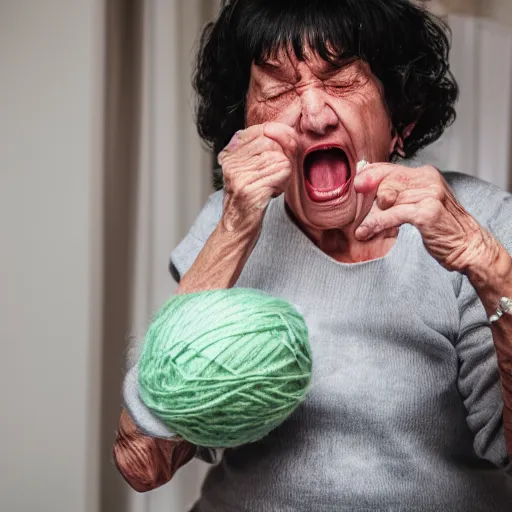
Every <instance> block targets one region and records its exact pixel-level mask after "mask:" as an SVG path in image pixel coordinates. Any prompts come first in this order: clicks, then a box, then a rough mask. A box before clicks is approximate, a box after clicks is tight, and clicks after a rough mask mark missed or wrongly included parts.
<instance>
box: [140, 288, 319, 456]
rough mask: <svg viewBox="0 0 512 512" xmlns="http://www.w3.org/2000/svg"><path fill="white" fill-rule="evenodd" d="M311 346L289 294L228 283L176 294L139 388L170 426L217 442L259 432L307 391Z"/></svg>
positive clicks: (160, 317) (151, 344)
mask: <svg viewBox="0 0 512 512" xmlns="http://www.w3.org/2000/svg"><path fill="white" fill-rule="evenodd" d="M310 380H311V350H310V346H309V341H308V330H307V326H306V323H305V321H304V318H303V317H302V315H300V314H299V313H298V312H297V310H296V309H295V308H294V307H293V306H292V305H291V304H290V303H288V302H287V301H285V300H282V299H278V298H275V297H272V296H270V295H268V294H266V293H263V292H260V291H257V290H252V289H247V288H230V289H221V290H209V291H204V292H199V293H191V294H186V295H174V296H173V297H172V298H171V299H170V300H169V301H168V302H167V303H166V304H165V305H164V306H163V308H162V309H161V310H160V311H159V312H158V313H157V314H156V316H155V318H154V320H153V322H152V323H151V325H150V327H149V329H148V332H147V334H146V337H145V340H144V346H143V349H142V353H141V356H140V358H139V394H140V397H141V399H142V401H143V402H144V403H145V404H146V406H147V407H148V408H149V409H150V410H151V411H152V412H153V413H154V414H155V415H156V416H158V417H159V418H160V419H161V420H162V421H163V422H164V423H165V424H166V425H167V426H168V428H169V429H170V430H171V431H173V432H175V433H177V434H179V435H180V436H181V437H183V438H184V439H186V440H187V441H189V442H191V443H193V444H196V445H200V446H207V447H213V448H215V447H216V448H227V447H232V446H238V445H241V444H244V443H249V442H253V441H257V440H258V439H261V438H262V437H264V436H265V435H266V434H268V433H269V432H270V431H271V430H273V429H274V428H275V427H277V426H278V425H279V424H281V423H282V422H283V421H284V420H285V419H286V417H288V416H289V415H290V414H291V413H292V412H293V410H294V409H295V408H296V407H297V405H298V404H299V403H300V402H301V401H302V400H303V399H304V398H305V395H306V392H307V388H308V386H309V383H310Z"/></svg>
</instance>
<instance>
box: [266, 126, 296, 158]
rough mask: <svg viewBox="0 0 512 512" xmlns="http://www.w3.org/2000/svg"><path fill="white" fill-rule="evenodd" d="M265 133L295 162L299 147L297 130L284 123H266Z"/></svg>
mask: <svg viewBox="0 0 512 512" xmlns="http://www.w3.org/2000/svg"><path fill="white" fill-rule="evenodd" d="M263 133H264V135H265V136H266V137H269V138H270V139H272V140H274V141H275V142H277V143H278V144H279V145H280V146H281V148H282V150H283V151H284V154H285V155H286V156H287V157H288V158H289V159H290V161H292V162H293V160H294V159H295V158H296V154H297V148H298V136H297V132H296V131H295V130H294V129H293V128H291V127H290V126H288V125H286V124H283V123H274V122H271V123H265V125H264V129H263Z"/></svg>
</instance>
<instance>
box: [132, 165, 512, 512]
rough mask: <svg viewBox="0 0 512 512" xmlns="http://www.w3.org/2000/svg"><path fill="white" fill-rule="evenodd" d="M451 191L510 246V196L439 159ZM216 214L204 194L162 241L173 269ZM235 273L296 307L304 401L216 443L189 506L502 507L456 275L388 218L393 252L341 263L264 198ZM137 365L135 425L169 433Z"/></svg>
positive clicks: (503, 459) (494, 432) (480, 315)
mask: <svg viewBox="0 0 512 512" xmlns="http://www.w3.org/2000/svg"><path fill="white" fill-rule="evenodd" d="M443 175H444V177H445V179H446V180H447V181H448V183H449V184H450V186H451V187H452V189H453V191H454V193H455V195H456V197H457V198H458V200H459V201H460V203H461V204H462V205H463V206H464V207H465V208H466V209H467V210H468V212H469V213H470V214H471V215H473V216H474V217H475V218H476V219H477V220H478V221H479V223H480V224H481V225H482V226H484V227H486V228H487V229H489V230H490V231H491V232H493V233H494V234H495V236H496V237H497V238H498V239H499V240H500V241H501V243H502V244H503V245H504V246H505V247H506V248H507V250H508V251H509V252H511V253H512V195H511V194H509V193H507V192H505V191H503V190H501V189H499V188H497V187H495V186H493V185H491V184H489V183H487V182H485V181H482V180H479V179H476V178H472V177H470V176H467V175H464V174H460V173H453V172H444V173H443ZM221 213H222V191H219V192H216V193H214V194H212V195H211V196H210V198H209V200H208V202H207V204H206V205H205V207H204V208H203V210H202V212H201V213H200V215H199V217H198V218H197V220H196V222H195V223H194V225H193V226H192V228H191V230H190V232H189V234H188V235H187V236H186V237H185V239H184V240H183V241H182V242H181V243H180V244H179V245H178V247H177V248H176V249H175V250H174V251H173V252H172V255H171V261H172V264H173V266H174V267H175V269H176V270H177V272H178V273H179V274H180V275H183V274H184V273H185V272H186V271H187V270H188V268H189V267H190V266H191V265H192V263H193V261H194V259H195V258H196V256H197V254H198V253H199V251H200V250H201V248H202V246H203V245H204V243H205V241H206V240H207V238H208V236H209V235H210V233H211V232H212V230H213V229H214V227H215V225H216V223H217V222H218V220H219V218H220V216H221ZM236 286H237V287H250V288H257V289H261V290H265V291H267V292H269V293H271V294H273V295H275V296H278V297H282V298H285V299H287V300H289V301H290V302H292V303H294V304H296V305H297V306H298V307H299V309H300V311H301V312H302V313H303V315H304V317H305V319H306V322H307V325H308V329H309V333H310V343H311V348H312V354H313V376H312V384H311V388H310V392H309V394H308V396H307V399H306V401H305V402H304V403H303V404H302V405H301V406H299V407H298V409H297V410H296V411H295V412H294V413H293V414H292V415H291V416H290V417H289V419H287V420H286V421H285V422H284V423H283V424H282V425H281V426H280V427H278V428H277V429H275V430H274V431H272V432H271V433H270V434H269V435H268V436H267V437H265V438H264V439H262V440H261V441H258V442H256V443H251V444H248V445H244V446H241V447H238V448H234V449H227V450H225V451H223V452H222V451H219V450H211V449H207V448H200V449H199V450H198V453H197V456H198V457H199V458H201V459H203V460H206V461H209V462H219V460H220V463H218V464H216V465H214V466H212V469H211V470H210V472H209V474H208V475H207V477H206V480H205V482H204V485H203V488H202V496H201V498H200V499H199V501H198V502H197V503H196V504H195V506H194V507H193V509H192V512H244V511H246V512H274V511H275V512H292V511H293V512H335V511H336V512H337V511H340V512H341V511H346V512H348V511H350V512H355V511H394V512H396V511H403V512H412V511H422V512H427V511H428V512H430V511H432V512H433V511H439V512H511V511H512V462H511V461H510V459H509V458H508V457H507V454H506V448H505V441H504V435H503V422H502V408H503V401H502V397H501V392H500V379H499V374H498V369H497V361H496V354H495V350H494V346H493V341H492V333H491V329H490V324H489V322H488V320H487V315H486V313H485V310H484V308H483V305H482V303H481V302H480V300H479V299H478V297H477V295H476V293H475V291H474V289H473V288H472V286H471V285H470V283H469V281H468V279H467V278H466V277H465V276H463V275H462V274H460V273H458V272H449V271H447V270H446V269H444V268H443V267H441V265H439V263H437V261H435V260H434V259H433V258H432V257H431V256H430V255H429V254H428V252H427V251H426V250H425V247H424V246H423V243H422V239H421V235H420V232H419V231H418V230H417V229H416V228H415V227H414V226H412V225H410V224H404V225H402V226H401V228H400V232H399V235H398V239H397V240H396V242H395V245H394V246H393V247H392V249H391V251H390V252H389V253H388V254H387V255H386V256H384V257H383V258H379V259H376V260H372V261H366V262H361V263H352V264H349V263H340V262H337V261H335V260H334V259H332V258H330V257H329V256H328V255H326V254H325V253H324V252H322V251H321V250H320V249H318V248H317V247H316V246H315V245H314V244H313V243H312V242H311V241H310V239H309V238H308V237H307V236H306V235H305V234H304V233H303V232H302V231H301V230H300V229H299V228H298V227H297V226H296V225H295V224H294V223H293V221H292V220H291V219H290V217H289V215H288V213H287V211H286V207H285V202H284V196H282V195H281V196H280V197H278V198H276V199H273V200H272V201H271V203H270V205H269V207H268V210H267V212H266V215H265V218H264V223H263V228H262V232H261V236H260V238H259V240H258V243H257V244H256V247H255V249H254V251H253V252H252V254H251V256H250V257H249V259H248V261H247V263H246V265H245V267H244V269H243V271H242V274H241V275H240V277H239V279H238V281H237V283H236ZM136 373H137V367H136V365H135V366H133V367H132V369H131V370H130V372H129V373H128V374H127V377H126V380H125V386H124V399H125V404H126V405H127V407H128V409H129V410H130V412H131V413H132V415H133V417H134V419H135V421H136V423H137V424H138V426H139V427H140V428H141V429H142V430H143V431H145V432H146V433H148V434H151V435H155V436H159V437H171V436H172V433H170V432H169V431H168V429H167V428H166V427H165V426H164V425H163V424H162V423H160V422H159V421H158V420H157V419H156V418H155V417H153V416H152V415H151V413H150V412H149V411H148V410H147V409H146V408H145V407H144V405H143V404H142V403H141V402H140V400H139V399H138V395H137V375H136Z"/></svg>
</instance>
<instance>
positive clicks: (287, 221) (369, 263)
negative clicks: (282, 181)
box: [274, 194, 406, 269]
mask: <svg viewBox="0 0 512 512" xmlns="http://www.w3.org/2000/svg"><path fill="white" fill-rule="evenodd" d="M274 201H275V206H276V208H275V210H276V213H277V217H278V220H279V222H280V223H282V225H283V228H288V229H290V230H292V231H293V232H294V233H295V235H296V237H295V238H296V240H297V241H298V244H299V245H300V247H301V249H303V250H306V251H309V252H311V253H312V254H315V255H316V256H317V257H321V258H323V259H324V260H325V261H326V262H328V263H330V264H331V265H335V266H337V267H339V268H347V269H348V268H368V267H373V266H380V265H384V264H386V263H387V262H388V261H390V260H393V259H395V258H396V255H397V253H398V251H399V250H400V248H401V246H402V244H403V239H404V237H405V230H406V224H402V225H401V226H400V227H399V228H398V235H397V238H396V240H395V242H394V244H393V245H392V246H391V248H390V249H389V251H388V252H387V253H386V254H385V255H384V256H381V257H380V258H375V259H373V260H366V261H358V262H354V263H346V262H343V261H338V260H336V259H334V258H333V257H331V256H329V255H328V254H327V253H325V252H324V251H322V250H321V249H320V248H319V247H318V246H317V245H315V244H314V243H313V241H312V240H311V239H310V238H309V237H308V236H307V235H306V234H305V233H304V232H303V231H302V230H301V229H300V228H299V227H298V226H297V225H296V224H295V222H293V220H292V219H291V218H290V216H289V214H288V212H287V211H286V205H285V200H284V194H281V195H280V196H278V197H277V198H275V199H274Z"/></svg>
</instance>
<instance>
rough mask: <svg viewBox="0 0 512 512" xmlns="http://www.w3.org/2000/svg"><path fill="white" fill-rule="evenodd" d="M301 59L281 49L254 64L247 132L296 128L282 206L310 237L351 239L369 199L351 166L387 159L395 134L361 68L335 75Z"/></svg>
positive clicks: (311, 58) (310, 58)
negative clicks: (269, 126)
mask: <svg viewBox="0 0 512 512" xmlns="http://www.w3.org/2000/svg"><path fill="white" fill-rule="evenodd" d="M306 57H307V58H306V60H305V61H304V62H301V61H299V60H298V59H297V58H296V57H295V55H294V54H293V52H288V53H287V52H284V51H283V52H282V53H281V54H280V56H279V57H278V58H277V59H276V60H269V61H267V62H265V63H264V64H263V65H261V66H256V65H255V64H253V65H252V68H251V78H250V83H249V89H248V92H247V98H246V126H251V125H254V124H261V123H264V122H266V121H276V122H283V123H286V124H288V125H289V126H291V127H292V128H294V129H295V130H296V132H297V134H298V141H299V150H298V154H297V158H296V161H295V162H293V164H294V172H293V174H292V177H291V179H290V182H289V186H288V189H287V190H286V193H285V200H286V202H287V204H288V206H289V207H290V209H291V210H292V211H293V213H294V215H295V217H296V220H297V221H298V222H299V223H300V224H301V225H302V227H303V228H305V229H306V231H308V232H311V233H314V232H318V231H320V232H321V231H324V230H327V229H336V228H338V229H342V230H343V231H344V232H345V234H347V235H348V234H349V233H350V234H352V235H353V231H355V228H357V226H358V225H359V223H360V222H361V221H362V219H363V218H364V217H365V216H366V214H367V213H368V212H369V211H370V208H371V206H372V203H373V200H374V197H364V196H362V194H359V193H356V192H355V191H354V187H353V178H354V176H355V174H356V166H357V163H358V162H359V161H361V160H363V159H365V160H366V161H368V162H370V163H374V162H387V161H389V158H390V155H391V154H392V153H393V150H394V147H395V144H396V142H397V136H395V135H394V134H393V129H392V123H391V119H390V115H389V112H388V110H387V107H386V105H385V100H384V93H383V88H382V85H381V83H380V81H379V80H378V79H377V78H376V77H375V76H374V75H373V74H372V72H371V70H370V68H369V66H368V65H367V64H366V63H364V62H363V61H360V60H354V61H352V62H350V63H347V65H346V66H344V67H343V68H342V69H339V68H337V69H333V68H332V67H331V66H329V64H328V63H326V62H325V61H324V60H322V59H321V58H320V57H318V56H317V55H315V54H312V53H311V52H310V53H309V54H306ZM333 148H337V149H333ZM344 183H345V185H343V184H344ZM342 185H343V189H342V190H340V189H341V186H342ZM334 190H336V192H332V191H334ZM329 191H331V193H330V194H329ZM333 196H334V197H333Z"/></svg>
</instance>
